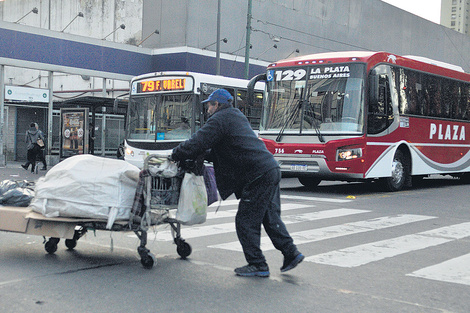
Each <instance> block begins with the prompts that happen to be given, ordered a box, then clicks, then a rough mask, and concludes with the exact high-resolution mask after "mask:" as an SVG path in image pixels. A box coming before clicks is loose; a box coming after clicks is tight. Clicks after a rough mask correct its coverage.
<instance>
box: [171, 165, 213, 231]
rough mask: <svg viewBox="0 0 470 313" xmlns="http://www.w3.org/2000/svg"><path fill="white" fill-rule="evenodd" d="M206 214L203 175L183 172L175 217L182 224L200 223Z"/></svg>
mask: <svg viewBox="0 0 470 313" xmlns="http://www.w3.org/2000/svg"><path fill="white" fill-rule="evenodd" d="M206 216H207V192H206V185H205V184H204V176H196V175H194V174H192V173H185V174H184V177H183V182H182V183H181V191H180V198H179V201H178V209H177V211H176V219H177V220H178V221H179V222H180V223H181V224H184V225H194V224H202V223H204V222H205V221H206Z"/></svg>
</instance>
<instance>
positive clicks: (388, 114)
mask: <svg viewBox="0 0 470 313" xmlns="http://www.w3.org/2000/svg"><path fill="white" fill-rule="evenodd" d="M389 69H390V68H389V67H388V66H385V65H380V66H377V67H376V68H374V69H372V71H371V73H370V76H369V107H368V111H367V135H369V136H370V135H372V136H384V135H386V134H389V133H391V132H392V131H393V130H394V129H395V128H396V126H397V125H396V124H397V123H395V120H396V119H395V116H397V114H398V105H397V103H396V101H397V99H393V98H392V95H393V94H394V93H392V92H391V86H392V82H391V72H390V70H389ZM395 98H396V97H395ZM392 125H394V126H395V127H393V126H392Z"/></svg>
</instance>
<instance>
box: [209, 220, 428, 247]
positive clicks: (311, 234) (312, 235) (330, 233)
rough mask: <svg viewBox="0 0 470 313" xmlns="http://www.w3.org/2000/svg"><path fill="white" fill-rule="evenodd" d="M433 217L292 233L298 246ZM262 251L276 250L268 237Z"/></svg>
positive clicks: (375, 221) (368, 221)
mask: <svg viewBox="0 0 470 313" xmlns="http://www.w3.org/2000/svg"><path fill="white" fill-rule="evenodd" d="M433 218H436V217H433V216H423V215H412V214H400V215H395V216H385V217H380V218H376V219H371V220H366V221H359V222H353V223H347V224H342V225H335V226H329V227H323V228H318V229H311V230H305V231H300V232H295V233H292V234H291V236H292V238H293V239H294V243H295V244H296V245H301V244H306V243H312V242H316V241H321V240H326V239H332V238H337V237H342V236H348V235H354V234H359V233H364V232H368V231H374V230H379V229H384V228H390V227H395V226H400V225H405V224H409V223H414V222H420V221H425V220H429V219H433ZM210 248H218V249H225V250H232V251H242V248H241V246H240V243H238V241H234V242H229V243H224V244H219V245H213V246H210ZM261 249H262V250H263V251H268V250H273V249H275V248H274V246H273V245H272V243H271V241H270V240H269V238H268V237H262V238H261Z"/></svg>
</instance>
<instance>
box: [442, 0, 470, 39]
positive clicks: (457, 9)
mask: <svg viewBox="0 0 470 313" xmlns="http://www.w3.org/2000/svg"><path fill="white" fill-rule="evenodd" d="M469 9H470V1H468V0H441V25H443V26H446V27H448V28H450V29H453V30H455V31H457V32H459V33H462V34H465V35H467V36H468V35H469V34H470V29H469V20H468V19H469Z"/></svg>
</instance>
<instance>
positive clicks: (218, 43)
mask: <svg viewBox="0 0 470 313" xmlns="http://www.w3.org/2000/svg"><path fill="white" fill-rule="evenodd" d="M220 2H221V0H219V1H218V4H217V46H216V56H215V60H216V66H215V74H216V75H220Z"/></svg>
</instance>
